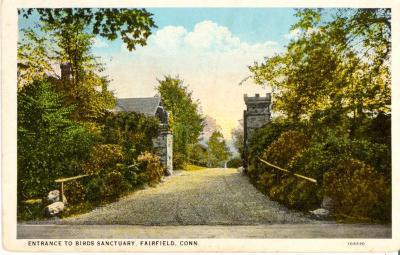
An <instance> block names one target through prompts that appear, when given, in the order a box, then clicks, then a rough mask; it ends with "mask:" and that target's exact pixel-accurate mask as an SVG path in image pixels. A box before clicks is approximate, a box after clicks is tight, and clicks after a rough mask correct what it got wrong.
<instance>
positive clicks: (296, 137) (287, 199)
mask: <svg viewBox="0 0 400 255" xmlns="http://www.w3.org/2000/svg"><path fill="white" fill-rule="evenodd" d="M308 143H309V142H308V139H307V138H306V137H305V135H304V134H303V133H301V132H298V131H287V132H284V133H282V134H281V136H279V138H278V139H276V140H275V141H274V142H272V143H271V145H270V146H269V147H268V148H267V149H266V150H265V152H264V154H263V156H262V158H263V159H265V160H266V161H268V162H270V163H272V164H274V165H276V166H279V167H282V168H287V167H288V165H289V164H290V162H291V161H292V160H293V158H295V157H296V156H297V155H300V154H301V153H302V152H303V151H304V150H305V148H306V147H307V146H308ZM258 167H259V169H260V170H259V172H258V173H257V174H253V177H254V178H255V181H256V183H257V185H258V187H259V188H260V189H262V190H263V191H264V192H266V193H267V194H268V196H269V197H270V198H271V199H273V200H276V201H279V202H281V203H284V204H286V205H287V206H289V207H297V208H298V209H303V208H304V207H302V206H300V205H302V204H304V202H305V200H307V199H308V198H307V195H306V194H304V193H307V194H308V193H312V192H315V190H314V189H315V188H314V187H313V186H312V184H311V185H307V183H305V181H303V180H301V179H298V178H297V177H294V176H291V175H288V174H285V173H283V172H281V171H280V170H277V169H275V168H273V167H270V166H267V165H262V164H258ZM257 176H258V178H257ZM300 198H301V199H300ZM312 204H314V201H313V203H312Z"/></svg>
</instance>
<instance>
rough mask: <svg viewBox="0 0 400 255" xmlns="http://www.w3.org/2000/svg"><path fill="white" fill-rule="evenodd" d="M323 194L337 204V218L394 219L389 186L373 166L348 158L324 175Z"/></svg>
mask: <svg viewBox="0 0 400 255" xmlns="http://www.w3.org/2000/svg"><path fill="white" fill-rule="evenodd" d="M324 184H325V185H324V191H325V193H326V194H327V195H329V196H330V197H332V198H333V199H334V200H335V201H336V202H335V207H334V213H336V214H338V215H337V216H338V217H347V218H356V219H365V218H366V219H379V220H384V221H388V220H390V218H391V201H390V199H391V196H390V184H389V183H387V181H386V180H385V178H384V176H383V175H382V174H379V173H378V172H377V171H375V170H374V168H373V167H371V166H370V165H367V164H365V163H363V162H362V161H359V160H354V159H347V160H343V161H340V162H338V164H337V166H336V167H334V168H332V169H331V170H330V171H328V172H326V173H325V175H324Z"/></svg>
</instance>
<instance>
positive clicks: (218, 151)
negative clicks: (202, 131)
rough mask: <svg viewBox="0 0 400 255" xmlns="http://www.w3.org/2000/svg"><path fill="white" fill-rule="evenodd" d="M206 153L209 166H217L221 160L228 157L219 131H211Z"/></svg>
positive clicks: (228, 152) (228, 154)
mask: <svg viewBox="0 0 400 255" xmlns="http://www.w3.org/2000/svg"><path fill="white" fill-rule="evenodd" d="M207 155H208V166H209V167H219V166H221V164H222V162H224V161H227V160H228V159H229V157H230V151H229V149H228V147H227V146H226V143H225V140H224V136H223V135H222V133H221V132H219V131H214V132H213V133H212V135H211V137H210V139H209V140H208V147H207Z"/></svg>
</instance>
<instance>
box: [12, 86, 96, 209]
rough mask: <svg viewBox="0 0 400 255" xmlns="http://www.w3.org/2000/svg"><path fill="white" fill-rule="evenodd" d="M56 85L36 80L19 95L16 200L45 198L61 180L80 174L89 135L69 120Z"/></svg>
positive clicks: (85, 156)
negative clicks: (56, 181) (58, 180)
mask: <svg viewBox="0 0 400 255" xmlns="http://www.w3.org/2000/svg"><path fill="white" fill-rule="evenodd" d="M72 110H73V109H72V108H71V107H65V106H64V105H63V97H62V95H60V94H59V93H57V91H56V88H55V85H54V84H52V83H51V82H48V81H36V82H34V83H33V84H30V85H29V86H26V87H23V88H22V89H21V91H19V92H18V130H17V136H18V137H17V138H18V141H17V143H18V145H17V150H18V152H17V161H18V162H17V163H18V164H17V166H18V186H17V187H18V201H19V202H20V201H23V200H27V199H31V198H35V197H44V196H46V195H47V193H48V192H49V191H50V190H52V189H57V188H58V185H56V183H55V182H54V180H55V179H58V178H60V177H68V176H74V175H77V174H79V173H80V163H81V162H82V161H83V160H85V159H86V158H87V155H88V151H89V150H90V147H91V146H92V136H91V135H90V134H89V133H88V132H87V131H86V130H85V129H84V128H83V127H82V126H80V125H79V124H77V123H74V122H73V121H71V120H70V118H69V114H70V113H71V112H72Z"/></svg>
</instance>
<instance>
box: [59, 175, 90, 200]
mask: <svg viewBox="0 0 400 255" xmlns="http://www.w3.org/2000/svg"><path fill="white" fill-rule="evenodd" d="M89 178H90V177H89ZM64 195H65V197H66V198H67V201H68V204H69V205H77V204H79V203H82V202H84V201H85V199H86V189H85V186H84V185H82V183H81V181H80V180H72V181H69V182H66V183H64Z"/></svg>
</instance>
